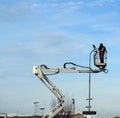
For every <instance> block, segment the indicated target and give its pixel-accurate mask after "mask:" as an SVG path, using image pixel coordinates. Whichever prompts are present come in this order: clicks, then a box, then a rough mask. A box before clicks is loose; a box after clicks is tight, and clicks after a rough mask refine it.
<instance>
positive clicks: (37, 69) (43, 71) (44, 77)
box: [33, 46, 107, 118]
mask: <svg viewBox="0 0 120 118" xmlns="http://www.w3.org/2000/svg"><path fill="white" fill-rule="evenodd" d="M93 47H94V46H93ZM92 53H94V54H93V57H94V58H93V60H94V65H95V66H96V67H97V69H92V68H91V66H90V65H89V66H88V67H86V66H81V65H77V64H75V63H72V62H66V63H64V65H63V68H49V67H47V66H46V65H44V64H43V65H41V66H33V73H34V74H35V75H36V76H37V77H38V78H39V79H40V80H41V81H42V82H43V84H44V85H45V86H46V87H47V88H48V89H49V90H50V91H51V92H52V93H53V94H54V95H55V96H56V97H57V99H58V101H59V103H58V104H57V105H56V106H55V107H54V108H52V110H51V111H50V112H48V113H47V114H46V115H45V116H43V118H52V117H54V116H55V115H56V114H57V113H59V112H60V111H61V110H62V109H63V108H64V103H65V96H64V95H63V93H62V92H61V91H60V90H59V89H58V88H57V87H56V86H55V85H54V84H53V82H52V81H51V80H49V78H48V76H49V75H53V74H59V73H99V72H105V73H107V69H105V67H106V65H107V58H106V57H107V56H105V61H104V63H100V61H99V54H98V50H97V48H95V47H94V49H93V50H92V51H91V52H90V58H91V54H92ZM67 65H72V66H73V67H71V68H68V67H67ZM76 67H81V68H84V69H83V70H79V69H76Z"/></svg>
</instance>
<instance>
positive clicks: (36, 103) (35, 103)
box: [33, 101, 39, 116]
mask: <svg viewBox="0 0 120 118" xmlns="http://www.w3.org/2000/svg"><path fill="white" fill-rule="evenodd" d="M38 103H39V102H37V101H36V102H33V104H34V105H35V116H36V115H37V105H38Z"/></svg>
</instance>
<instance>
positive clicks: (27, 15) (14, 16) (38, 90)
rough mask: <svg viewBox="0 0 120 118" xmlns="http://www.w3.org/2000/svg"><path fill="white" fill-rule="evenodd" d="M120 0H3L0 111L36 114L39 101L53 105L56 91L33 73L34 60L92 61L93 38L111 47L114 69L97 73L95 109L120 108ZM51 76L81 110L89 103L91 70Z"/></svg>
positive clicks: (55, 63) (56, 62)
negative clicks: (89, 72)
mask: <svg viewBox="0 0 120 118" xmlns="http://www.w3.org/2000/svg"><path fill="white" fill-rule="evenodd" d="M119 6H120V1H119V0H57V1H56V0H19V1H18V0H0V42H1V43H0V66H1V69H0V96H1V97H0V112H5V113H18V114H34V105H33V102H34V101H39V102H40V103H39V107H45V108H46V111H47V110H48V109H49V108H50V103H51V99H52V97H53V95H52V94H51V93H50V92H49V90H48V89H47V88H46V87H45V86H44V85H43V84H42V83H41V81H39V79H38V78H37V77H35V75H34V74H32V67H33V66H34V65H41V64H46V65H47V66H48V67H51V68H57V67H59V68H60V67H61V68H62V67H63V64H64V63H65V62H67V61H71V62H74V63H76V64H80V65H83V66H87V65H88V56H89V53H90V51H91V50H92V44H95V45H96V46H97V47H98V46H99V43H100V42H103V43H104V45H105V46H106V48H107V51H108V66H107V68H108V70H109V73H108V74H104V73H99V74H92V97H93V98H94V100H93V101H92V110H96V111H97V112H98V114H111V115H113V114H118V115H120V113H119V109H120V102H119V100H120V92H119V89H120V80H119V77H120V74H119V66H120V61H119V60H120V56H119V50H120V46H119V44H120V39H119V38H120V30H119V27H120V23H119V21H120V15H119V12H120V8H119ZM50 79H51V80H52V81H53V83H55V85H56V86H57V87H58V88H59V89H60V90H61V91H62V92H63V93H64V94H65V95H67V96H69V98H72V97H74V98H75V99H76V111H77V112H80V111H83V110H86V109H85V106H86V105H87V101H86V100H85V99H86V98H87V96H88V74H59V75H56V76H53V77H52V76H51V77H50Z"/></svg>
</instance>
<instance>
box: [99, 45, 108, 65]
mask: <svg viewBox="0 0 120 118" xmlns="http://www.w3.org/2000/svg"><path fill="white" fill-rule="evenodd" d="M98 50H99V56H100V63H104V54H105V53H107V50H106V47H105V46H104V45H103V43H100V46H99V48H98Z"/></svg>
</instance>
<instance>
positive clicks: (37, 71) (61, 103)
mask: <svg viewBox="0 0 120 118" xmlns="http://www.w3.org/2000/svg"><path fill="white" fill-rule="evenodd" d="M33 73H34V74H35V75H36V76H37V77H38V78H39V79H40V80H41V81H42V82H43V83H44V84H45V86H47V87H48V89H49V90H50V91H51V92H52V93H53V94H54V95H55V96H56V97H57V98H58V100H59V103H58V104H57V105H56V106H55V107H54V108H53V109H52V110H51V111H50V112H49V113H47V115H46V116H45V117H44V118H52V117H53V116H55V115H56V114H57V113H58V112H59V111H61V110H62V109H63V107H64V98H65V97H64V95H63V94H62V92H61V91H60V90H59V89H58V88H57V87H56V86H55V85H54V84H53V83H52V82H51V81H50V80H49V79H48V77H47V76H46V74H44V73H43V71H42V69H41V68H40V67H39V66H34V67H33Z"/></svg>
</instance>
